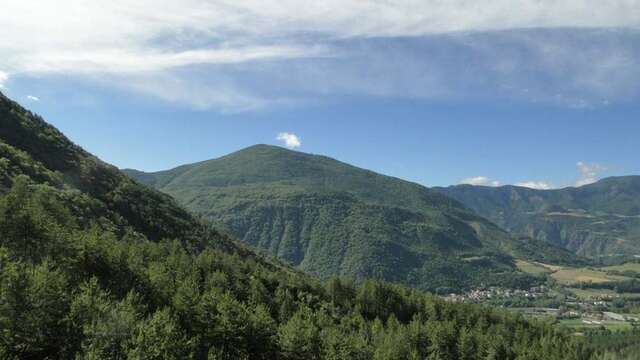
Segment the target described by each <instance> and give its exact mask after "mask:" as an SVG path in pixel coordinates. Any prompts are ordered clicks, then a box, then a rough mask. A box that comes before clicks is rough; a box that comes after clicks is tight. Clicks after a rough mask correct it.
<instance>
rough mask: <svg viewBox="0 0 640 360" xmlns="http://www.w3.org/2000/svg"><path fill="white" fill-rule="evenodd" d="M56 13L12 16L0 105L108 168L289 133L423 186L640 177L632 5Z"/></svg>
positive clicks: (22, 8)
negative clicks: (46, 124)
mask: <svg viewBox="0 0 640 360" xmlns="http://www.w3.org/2000/svg"><path fill="white" fill-rule="evenodd" d="M64 3H65V4H64V5H65V6H60V4H59V3H56V4H50V5H43V4H42V3H38V2H34V1H31V0H22V1H18V0H9V1H8V4H7V5H6V8H7V9H8V10H9V11H3V13H2V14H0V24H2V25H3V27H4V29H5V30H6V31H3V34H1V35H0V88H1V89H0V90H1V91H2V92H4V93H5V94H7V95H8V96H10V97H12V98H14V99H15V100H17V101H19V102H21V103H23V104H24V105H25V106H27V107H28V108H30V109H32V110H34V111H36V112H37V113H39V114H41V115H43V117H45V119H47V120H48V121H50V122H51V123H53V124H54V125H56V126H57V127H58V128H60V129H61V130H62V131H63V132H65V133H66V134H67V135H68V136H70V137H71V138H72V139H73V140H74V141H76V142H77V143H79V144H80V145H82V146H83V147H85V148H86V149H87V150H89V151H91V152H93V153H95V154H96V155H98V156H100V157H101V158H103V159H104V160H106V161H108V162H111V163H113V164H115V165H117V166H120V167H133V168H137V169H142V170H160V169H166V168H170V167H173V166H176V165H180V164H183V163H188V162H194V161H199V160H203V159H208V158H212V157H217V156H221V155H224V154H226V153H229V152H232V151H235V150H238V149H241V148H243V147H246V146H249V145H252V144H256V143H268V144H280V145H283V146H285V145H286V144H285V143H283V142H282V141H279V140H277V137H278V135H279V134H281V133H288V134H291V135H290V136H289V139H290V140H291V139H292V138H293V135H295V139H297V140H298V141H299V144H298V143H296V142H295V141H294V142H293V143H290V144H289V145H290V146H294V147H295V148H296V149H298V150H301V151H306V152H312V153H318V154H324V155H328V156H332V157H335V158H338V159H340V160H343V161H346V162H349V163H353V164H355V165H358V166H362V167H365V168H369V169H372V170H375V171H379V172H382V173H385V174H389V175H394V176H398V177H402V178H406V179H409V180H413V181H417V182H420V183H423V184H426V185H449V184H456V183H460V182H463V181H466V182H471V183H475V184H486V185H495V184H498V183H499V184H524V185H527V186H531V187H539V188H551V187H561V186H569V185H576V184H584V183H588V182H591V181H594V180H595V179H597V178H600V177H603V176H609V175H622V174H640V161H638V157H637V153H638V150H637V148H638V134H640V121H638V119H639V118H640V117H639V116H638V115H640V105H638V104H640V101H639V100H640V12H639V11H637V9H640V1H636V0H619V1H611V2H607V3H606V4H604V3H603V2H601V1H595V0H584V1H571V0H566V1H551V0H523V1H520V3H519V5H520V6H519V7H517V8H514V7H513V6H512V2H510V1H507V0H492V1H488V2H483V3H482V4H480V3H478V2H475V1H465V0H452V1H447V2H442V1H436V0H428V1H413V0H406V1H400V0H399V1H394V2H381V1H350V0H344V1H334V0H325V1H323V2H314V3H310V4H307V6H304V7H300V6H299V4H300V3H299V2H297V1H293V0H291V1H289V0H281V1H269V0H263V1H244V0H242V1H234V2H228V1H206V0H183V1H180V2H178V1H170V0H155V1H150V0H141V1H137V2H135V4H132V3H131V2H130V1H124V0H114V1H112V2H109V3H101V2H91V1H88V2H87V1H75V0H67V1H64ZM3 6H4V5H3ZM60 8H65V11H64V12H60V11H58V9H60ZM15 14H21V15H19V16H16V15H15ZM51 19H56V20H55V21H51ZM298 145H299V146H298Z"/></svg>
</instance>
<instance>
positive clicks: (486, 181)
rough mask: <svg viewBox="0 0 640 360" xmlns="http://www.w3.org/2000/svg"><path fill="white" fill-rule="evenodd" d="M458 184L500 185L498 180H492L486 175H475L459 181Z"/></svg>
mask: <svg viewBox="0 0 640 360" xmlns="http://www.w3.org/2000/svg"><path fill="white" fill-rule="evenodd" d="M460 184H466V185H476V186H500V181H497V180H492V179H490V178H488V177H486V176H476V177H470V178H466V179H464V180H462V181H460Z"/></svg>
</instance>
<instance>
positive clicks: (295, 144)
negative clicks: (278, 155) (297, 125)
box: [276, 132, 302, 149]
mask: <svg viewBox="0 0 640 360" xmlns="http://www.w3.org/2000/svg"><path fill="white" fill-rule="evenodd" d="M276 139H277V140H278V141H282V142H283V143H284V145H285V146H286V147H288V148H290V149H295V148H299V147H300V146H302V141H300V138H299V137H298V136H297V135H296V134H293V133H289V132H282V133H280V134H278V137H277V138H276Z"/></svg>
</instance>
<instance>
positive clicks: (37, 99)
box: [27, 95, 40, 101]
mask: <svg viewBox="0 0 640 360" xmlns="http://www.w3.org/2000/svg"><path fill="white" fill-rule="evenodd" d="M27 100H31V101H40V98H39V97H37V96H33V95H27Z"/></svg>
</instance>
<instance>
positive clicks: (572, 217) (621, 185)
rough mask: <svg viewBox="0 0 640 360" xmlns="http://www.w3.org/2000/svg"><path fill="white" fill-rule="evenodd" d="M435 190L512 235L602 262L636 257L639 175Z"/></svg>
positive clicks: (639, 218)
mask: <svg viewBox="0 0 640 360" xmlns="http://www.w3.org/2000/svg"><path fill="white" fill-rule="evenodd" d="M437 190H438V191H440V192H441V193H442V194H445V195H448V196H450V197H452V198H454V199H456V200H458V201H460V202H461V203H463V204H464V205H466V206H467V207H469V208H471V209H473V210H474V211H475V212H476V213H477V214H478V215H480V216H483V217H485V218H487V219H489V220H491V221H492V222H494V223H495V224H497V225H499V226H500V227H502V228H504V229H507V230H509V231H510V232H512V233H513V234H516V235H520V236H527V237H531V238H535V239H538V240H542V241H547V242H549V243H552V244H555V245H558V246H561V247H564V248H566V249H569V250H571V251H573V252H575V253H576V254H580V255H584V256H588V257H594V258H598V259H599V260H602V261H609V260H610V259H611V260H619V258H622V259H625V258H627V259H628V258H631V257H632V256H634V255H640V176H625V177H612V178H607V179H603V180H601V181H598V182H597V183H594V184H590V185H586V186H582V187H579V188H565V189H559V190H534V189H529V188H523V187H517V186H502V187H485V186H471V185H459V186H451V187H448V188H438V189H437ZM619 254H622V256H620V255H619Z"/></svg>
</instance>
